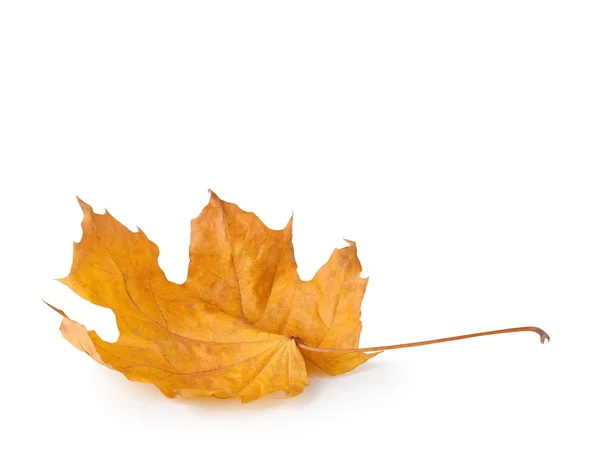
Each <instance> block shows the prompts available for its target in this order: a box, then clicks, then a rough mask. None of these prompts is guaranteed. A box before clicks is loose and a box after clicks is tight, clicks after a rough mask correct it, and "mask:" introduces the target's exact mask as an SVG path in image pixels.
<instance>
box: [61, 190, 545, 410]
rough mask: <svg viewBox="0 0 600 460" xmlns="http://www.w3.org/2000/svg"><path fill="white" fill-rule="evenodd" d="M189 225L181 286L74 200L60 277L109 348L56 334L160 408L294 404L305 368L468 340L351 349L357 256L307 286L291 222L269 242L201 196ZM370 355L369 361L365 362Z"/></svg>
mask: <svg viewBox="0 0 600 460" xmlns="http://www.w3.org/2000/svg"><path fill="white" fill-rule="evenodd" d="M210 194H211V197H210V201H209V203H208V205H207V206H206V207H205V208H204V210H203V211H202V213H201V214H200V216H198V217H197V218H196V219H194V220H193V221H192V232H191V244H190V264H189V269H188V277H187V280H186V281H185V282H184V283H183V284H177V283H173V282H171V281H169V280H167V278H166V277H165V274H164V273H163V271H162V270H161V268H160V267H159V265H158V254H159V251H158V247H157V246H156V245H155V244H154V243H153V242H151V241H150V240H149V239H148V238H147V237H146V235H145V234H144V233H143V232H142V231H141V230H138V231H137V232H132V231H130V230H129V229H127V228H126V227H125V226H123V225H122V224H120V223H119V222H118V221H117V220H116V219H115V218H113V217H112V216H111V215H110V214H109V213H108V212H106V213H105V214H96V213H94V212H93V210H92V208H91V207H90V206H89V205H87V204H86V203H84V202H83V201H81V200H79V204H80V206H81V208H82V210H83V213H84V218H83V223H82V227H83V235H82V238H81V241H80V242H79V243H75V245H74V257H73V265H72V267H71V271H70V273H69V275H68V276H67V277H66V278H64V279H62V280H60V281H62V282H63V283H64V284H65V285H67V286H68V287H70V288H71V289H72V290H73V291H74V292H75V293H77V294H78V295H80V296H81V297H83V298H84V299H86V300H88V301H90V302H92V303H94V304H96V305H99V306H102V307H107V308H110V309H111V310H112V311H113V312H114V314H115V317H116V321H117V327H118V328H119V338H118V340H117V341H116V342H115V343H109V342H106V341H104V340H102V339H101V338H100V337H99V336H98V335H97V334H96V333H95V332H94V331H87V330H86V329H85V327H84V326H83V325H81V324H79V323H77V322H76V321H74V320H72V319H70V318H68V317H67V316H66V315H65V314H64V313H63V312H62V311H61V310H59V309H57V308H55V307H52V308H54V309H55V310H56V311H57V312H59V313H60V314H61V315H63V317H64V318H63V321H62V323H61V331H62V333H63V336H64V337H65V338H66V339H67V340H68V341H69V342H70V343H71V344H73V345H74V346H75V347H77V348H78V349H80V350H82V351H84V352H85V353H87V354H88V355H89V356H91V357H92V358H93V359H95V360H96V361H98V362H99V363H100V364H103V365H105V366H107V367H109V368H111V369H115V370H117V371H119V372H122V373H123V374H124V375H125V376H126V377H127V378H129V379H130V380H135V381H139V382H147V383H152V384H154V385H156V386H157V387H158V388H159V389H160V391H161V392H162V393H163V394H164V395H166V396H168V397H171V398H172V397H175V396H215V397H217V398H231V397H237V398H240V399H241V400H242V401H243V402H248V401H253V400H255V399H257V398H260V397H262V396H264V395H266V394H269V393H272V392H274V391H278V390H282V391H284V392H285V393H286V394H287V395H288V396H295V395H298V394H300V393H301V392H302V391H303V390H304V387H305V386H306V385H308V378H307V372H306V361H311V362H313V363H314V364H315V365H317V366H318V367H320V368H321V369H323V370H324V371H325V372H327V373H328V374H331V375H337V374H342V373H344V372H348V371H350V370H352V369H354V368H355V367H356V366H358V365H360V364H362V363H364V362H366V361H367V360H369V359H371V358H373V357H374V356H375V355H377V354H378V352H380V351H381V350H385V349H391V348H403V347H408V346H417V345H424V344H428V343H438V342H442V341H449V340H458V339H461V338H468V337H474V336H478V335H489V334H494V333H504V332H517V331H524V330H533V331H535V332H537V333H538V334H540V337H542V341H543V340H544V339H545V338H547V335H546V334H545V333H544V332H543V331H541V330H540V329H537V328H532V327H525V328H513V329H504V330H500V331H491V332H485V333H478V334H470V335H468V336H458V337H449V338H445V339H438V340H431V341H427V342H416V343H411V344H401V345H393V346H387V347H373V348H366V349H360V350H359V349H357V347H358V345H359V338H360V332H361V327H362V325H361V322H360V313H361V312H360V307H361V302H362V298H363V296H364V293H365V289H366V286H367V280H366V279H365V278H361V276H360V272H361V265H360V262H359V260H358V257H357V254H356V245H355V244H354V243H353V242H352V241H348V246H346V247H344V248H342V249H336V250H334V251H333V254H332V255H331V257H330V259H329V261H328V262H327V263H326V264H325V265H323V267H321V268H320V269H319V271H318V272H317V273H316V275H315V276H314V277H313V279H312V280H310V281H302V280H301V279H300V277H299V276H298V272H297V265H296V262H295V259H294V250H293V246H292V220H291V219H290V221H289V223H288V225H287V226H286V227H285V228H284V229H283V230H272V229H270V228H268V227H267V226H265V225H264V224H263V223H262V222H261V220H260V219H259V218H258V217H257V216H256V215H255V214H253V213H249V212H245V211H243V210H241V209H240V208H239V207H238V206H236V205H234V204H232V203H227V202H225V201H223V200H221V199H220V198H219V197H218V196H217V195H216V194H214V193H213V192H210ZM366 352H374V353H366Z"/></svg>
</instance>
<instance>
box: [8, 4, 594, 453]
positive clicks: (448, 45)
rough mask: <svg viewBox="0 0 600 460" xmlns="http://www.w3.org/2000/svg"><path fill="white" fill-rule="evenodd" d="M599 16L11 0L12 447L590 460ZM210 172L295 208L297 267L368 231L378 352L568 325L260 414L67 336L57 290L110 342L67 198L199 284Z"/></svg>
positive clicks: (314, 393)
mask: <svg viewBox="0 0 600 460" xmlns="http://www.w3.org/2000/svg"><path fill="white" fill-rule="evenodd" d="M599 23H600V10H599V6H598V2H595V1H589V2H584V1H528V0H519V1H503V2H481V1H471V2H469V1H452V2H446V1H439V2H435V1H418V2H385V1H381V2H379V1H376V2H356V1H339V2H335V1H327V0H319V1H302V2H285V1H273V2H264V1H254V0H252V1H244V2H231V1H215V2H154V1H144V2H129V1H123V0H120V1H104V2H82V1H72V2H66V1H52V2H50V1H40V2H32V1H26V0H23V1H3V2H2V3H1V4H0V66H1V72H0V123H1V124H0V153H1V160H0V161H1V168H0V169H1V171H0V176H1V177H0V188H1V190H0V191H1V193H0V200H1V203H0V204H1V212H2V225H1V227H0V232H1V238H0V270H1V279H2V288H1V291H0V294H1V295H0V302H1V304H2V317H1V321H2V330H1V333H0V340H1V350H2V365H1V370H0V372H1V378H0V385H1V387H2V388H1V393H0V394H1V409H0V413H1V414H2V415H1V417H2V420H3V421H4V422H5V423H7V425H4V428H3V435H2V439H3V440H2V442H1V443H0V457H2V458H6V459H25V458H62V459H120V458H135V459H154V458H156V459H175V458H210V459H223V458H224V459H229V458H243V459H253V458H261V459H267V458H284V459H296V458H299V459H310V458H314V459H317V458H325V456H328V458H332V459H333V458H336V459H337V458H343V459H346V458H358V459H373V458H392V459H395V458H405V459H434V458H461V459H481V458H484V459H505V458H511V459H530V458H544V459H548V458H550V459H553V458H556V459H567V458H573V459H597V458H600V446H599V441H598V438H597V435H598V412H599V410H600V404H599V396H598V390H599V388H600V386H599V384H600V379H599V377H598V359H599V358H598V351H599V349H600V347H599V345H598V339H597V337H596V330H597V328H598V320H599V315H598V309H599V306H600V289H599V280H600V180H599V174H600V167H599V161H598V159H599V158H598V155H599V153H600V134H599V133H600V131H599V127H600V109H599V108H600V65H599V61H600V60H599V56H600V27H599V26H598V24H599ZM208 188H211V189H213V190H215V191H216V192H217V193H219V194H220V196H221V197H222V198H223V199H225V200H228V201H233V202H236V203H238V204H239V205H240V206H241V207H242V208H243V209H247V210H252V211H254V212H256V213H257V214H258V215H259V216H260V217H261V218H262V219H263V220H264V221H265V222H266V223H267V224H268V225H270V226H272V227H276V228H281V227H282V226H284V225H285V223H286V222H287V219H288V218H289V216H290V213H291V212H292V210H293V212H294V214H295V219H294V222H295V228H294V244H295V248H296V252H297V259H298V262H299V266H300V274H301V276H302V277H303V278H304V279H309V278H310V277H311V276H312V275H313V274H314V273H315V271H316V270H317V269H318V267H319V266H320V265H321V264H322V263H324V262H325V261H326V260H327V258H328V257H329V254H330V252H331V250H332V249H333V248H334V247H341V246H343V245H344V242H343V240H342V237H345V238H349V239H353V240H355V241H357V242H358V248H359V256H360V258H361V260H362V263H363V266H364V274H365V275H369V276H370V283H369V287H368V290H367V295H366V298H365V300H364V302H363V323H364V330H363V331H364V332H363V335H362V341H361V345H362V346H375V345H384V344H392V343H398V342H404V341H415V340H423V339H430V338H437V337H440V336H446V335H455V334H462V333H469V332H476V331H483V330H489V329H496V328H505V327H512V326H522V325H537V326H541V327H543V328H544V329H546V330H547V331H548V333H549V334H550V336H551V337H552V341H551V342H550V343H549V344H546V345H544V346H542V345H540V344H539V341H538V338H537V336H535V335H534V334H531V333H521V334H511V335H504V336H494V337H485V338H479V339H474V340H468V341H463V342H454V343H449V344H442V345H435V346H431V347H423V348H413V349H406V350H397V351H392V352H386V353H384V354H382V355H381V356H379V357H378V358H376V359H374V360H372V361H370V362H369V363H367V364H366V365H364V366H362V367H361V368H359V369H357V370H356V371H354V372H352V373H349V374H346V375H344V376H341V377H337V378H333V377H327V376H316V377H313V378H312V380H311V386H310V387H308V388H307V389H306V390H305V392H304V393H303V394H302V395H300V396H298V397H296V398H291V399H278V398H276V397H268V398H265V399H262V400H259V401H257V402H254V403H251V404H247V405H243V404H241V403H239V402H238V401H236V400H228V401H221V400H212V399H205V400H199V401H196V402H192V403H189V402H182V401H178V400H174V401H173V400H168V399H166V398H164V397H163V396H162V395H161V394H160V393H159V391H158V390H156V389H155V388H153V387H152V386H149V385H143V384H139V383H133V382H130V381H128V380H126V379H125V378H124V377H123V376H122V375H120V374H119V373H116V372H114V371H110V370H108V369H105V368H102V367H101V366H99V365H97V364H96V363H95V362H93V361H92V360H91V359H89V358H88V357H87V356H85V355H84V354H82V353H80V352H78V351H77V350H75V349H74V348H73V347H71V346H70V345H69V344H68V343H67V342H66V341H65V340H63V339H62V337H61V336H60V333H59V331H58V326H59V323H60V317H58V315H56V314H55V313H54V312H52V311H51V310H50V309H48V308H47V307H45V305H44V304H43V303H42V301H41V299H42V298H44V299H46V300H48V301H50V302H52V303H54V304H55V305H56V306H58V307H59V308H63V309H64V310H65V311H66V312H67V313H68V314H69V315H71V317H73V318H74V319H76V320H79V321H81V322H83V323H84V324H85V325H86V326H88V327H89V328H94V329H97V330H98V331H99V333H100V334H101V335H103V336H104V337H105V338H107V339H109V340H114V339H116V335H117V333H116V327H115V325H114V319H113V318H112V317H111V315H112V314H111V313H110V312H109V311H108V310H104V309H101V308H98V307H94V306H92V305H91V304H88V303H86V302H85V301H83V300H81V299H79V298H78V297H77V296H75V294H73V293H71V292H70V291H69V290H68V289H67V288H66V287H64V286H62V285H60V284H59V283H58V282H56V281H52V280H53V279H54V278H59V277H63V276H65V275H66V274H67V273H68V271H69V267H70V262H71V255H72V252H71V251H72V241H73V240H78V239H79V237H80V235H81V229H80V221H81V211H80V210H79V208H78V206H77V203H76V201H75V195H76V194H77V195H79V196H80V197H81V198H83V199H84V200H86V201H88V202H89V203H90V204H92V205H93V206H94V208H95V210H96V211H99V212H101V211H102V210H103V209H104V208H108V209H109V210H110V211H111V213H112V214H113V215H114V216H116V217H117V218H118V219H120V220H121V221H122V222H123V223H124V224H126V225H127V226H129V227H130V228H132V229H135V226H136V225H139V226H140V227H141V228H142V229H143V230H144V231H145V232H146V233H147V235H148V236H149V237H150V238H151V239H152V240H153V241H155V242H156V243H157V244H158V245H159V246H160V248H161V256H160V264H161V266H162V268H163V269H164V270H165V271H166V273H167V276H168V277H169V279H171V280H173V281H177V282H182V281H183V280H184V278H185V274H186V270H187V247H188V242H189V222H190V219H192V218H193V217H195V216H196V215H197V214H198V213H199V212H200V210H201V209H202V207H203V206H204V205H205V204H206V203H207V201H208V193H207V192H206V190H207V189H208ZM594 437H596V439H594Z"/></svg>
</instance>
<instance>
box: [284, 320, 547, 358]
mask: <svg viewBox="0 0 600 460" xmlns="http://www.w3.org/2000/svg"><path fill="white" fill-rule="evenodd" d="M526 331H531V332H535V333H536V334H538V335H539V336H540V341H541V342H542V343H544V342H545V341H546V340H548V341H550V336H549V335H548V334H546V333H545V332H544V331H543V330H542V329H540V328H539V327H534V326H525V327H511V328H510V329H498V330H496V331H488V332H477V333H475V334H466V335H457V336H454V337H444V338H443V339H435V340H425V341H423V342H411V343H401V344H398V345H385V346H381V347H368V348H316V347H309V346H308V345H304V344H303V343H302V342H299V341H296V343H297V345H298V347H300V348H302V349H304V350H308V351H318V352H321V353H364V352H369V351H384V350H395V349H396V348H410V347H420V346H421V345H432V344H434V343H441V342H451V341H454V340H463V339H472V338H473V337H483V336H485V335H495V334H507V333H509V332H526Z"/></svg>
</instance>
